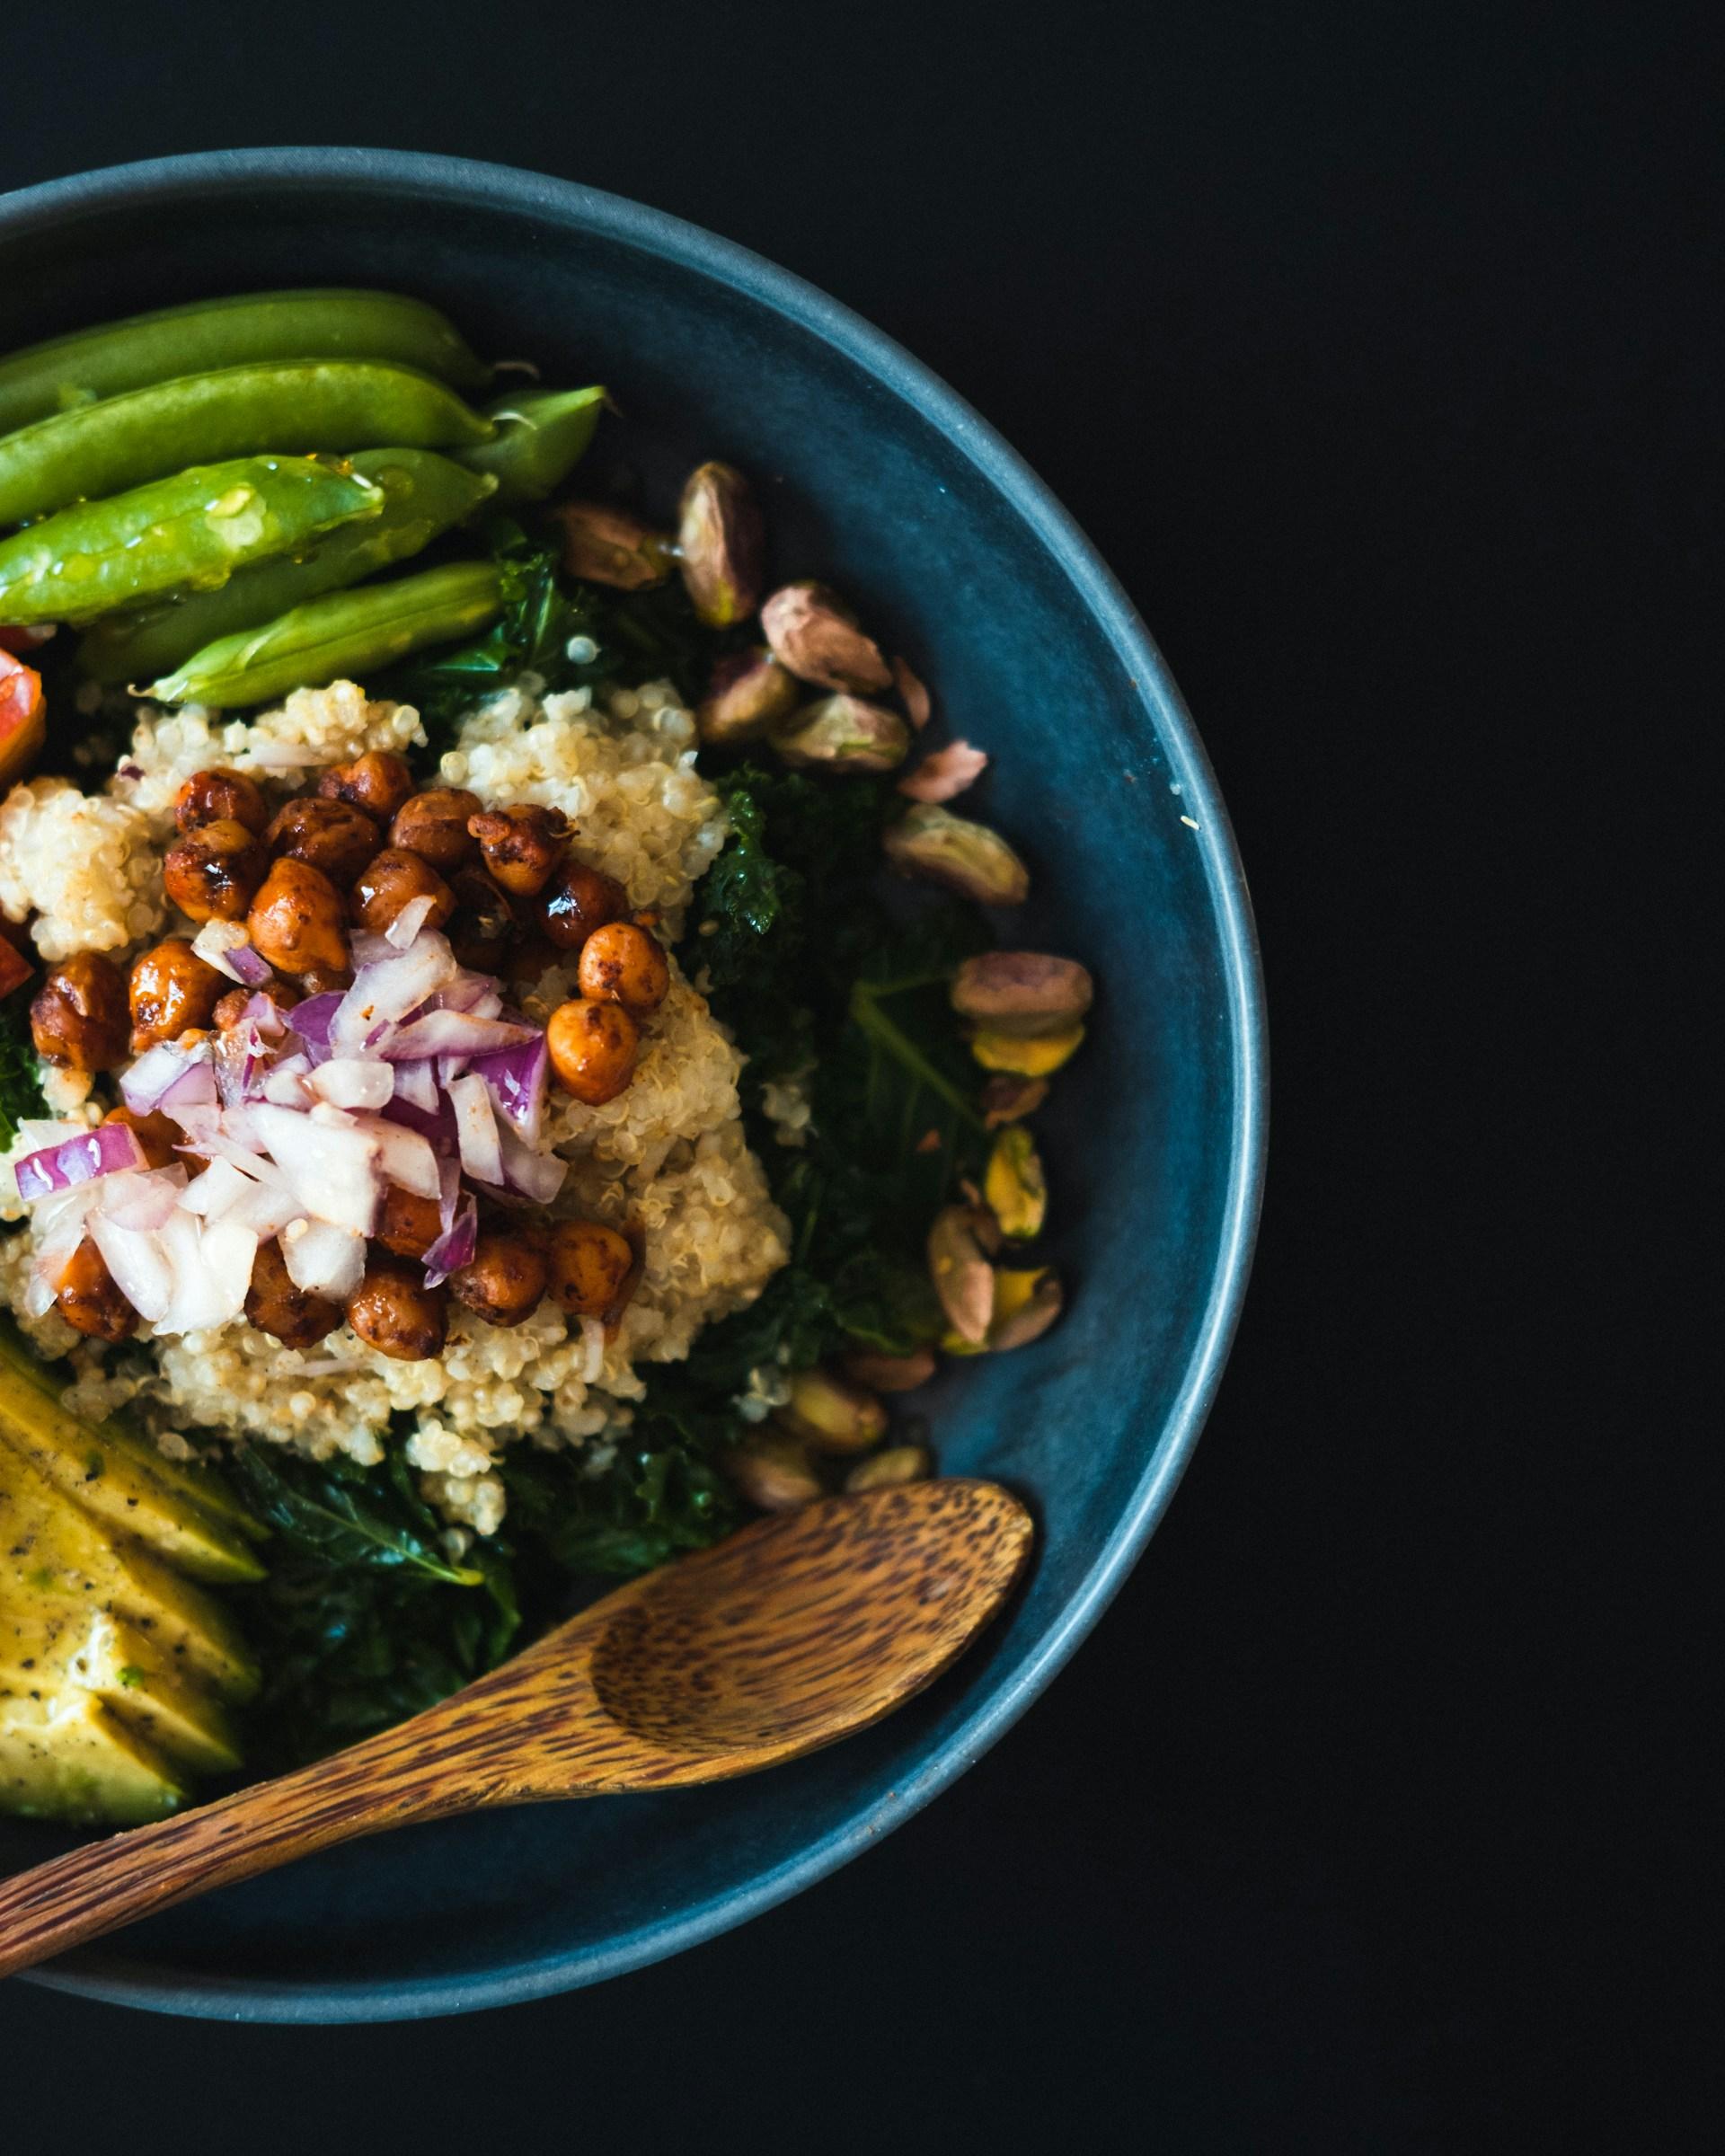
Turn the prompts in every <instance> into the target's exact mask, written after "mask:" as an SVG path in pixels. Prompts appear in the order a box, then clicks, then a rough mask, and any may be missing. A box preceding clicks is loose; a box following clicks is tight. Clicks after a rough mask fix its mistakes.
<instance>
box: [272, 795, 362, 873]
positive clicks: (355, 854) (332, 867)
mask: <svg viewBox="0 0 1725 2156" xmlns="http://www.w3.org/2000/svg"><path fill="white" fill-rule="evenodd" d="M264 837H265V839H266V840H267V841H268V843H269V846H270V853H272V854H273V855H274V857H275V858H276V860H278V861H281V860H284V859H287V858H288V857H291V858H292V859H293V860H295V861H304V862H309V863H310V864H311V866H312V867H313V868H314V869H322V870H323V873H324V874H325V875H326V876H327V877H328V878H329V879H330V881H331V882H332V884H334V885H336V886H337V888H339V889H341V890H344V891H345V890H346V889H347V888H348V886H349V884H350V883H351V882H352V881H353V879H354V878H355V877H356V876H358V873H359V871H360V870H362V869H363V868H364V867H365V865H366V863H367V862H368V861H369V860H370V859H371V857H372V855H373V854H374V853H376V852H377V850H378V848H379V847H380V846H381V845H382V844H383V843H384V834H383V831H382V829H381V828H380V826H378V825H377V824H376V821H375V820H374V819H373V818H372V817H368V816H367V814H366V812H365V810H364V809H363V808H354V807H353V805H352V803H351V802H349V801H332V800H324V799H323V797H322V796H320V795H318V794H315V793H302V794H300V795H298V796H296V799H295V800H291V801H288V802H286V803H284V804H283V806H282V807H281V808H279V809H278V810H277V812H276V817H275V821H274V822H273V823H272V824H271V825H270V828H269V829H268V830H267V831H266V832H265V833H264Z"/></svg>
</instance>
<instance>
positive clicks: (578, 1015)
mask: <svg viewBox="0 0 1725 2156" xmlns="http://www.w3.org/2000/svg"><path fill="white" fill-rule="evenodd" d="M545 1046H546V1047H547V1049H548V1050H549V1051H550V1054H551V1067H552V1069H553V1071H554V1072H555V1073H556V1074H557V1078H558V1082H559V1083H560V1084H562V1086H563V1088H564V1089H565V1091H568V1092H571V1093H572V1094H573V1095H574V1096H575V1098H576V1100H582V1101H585V1102H586V1104H587V1106H588V1108H602V1107H603V1106H604V1105H605V1103H606V1101H607V1100H615V1099H616V1097H617V1095H618V1094H619V1093H620V1092H622V1091H623V1090H624V1087H625V1086H626V1085H627V1084H628V1082H629V1081H630V1080H631V1079H632V1077H633V1076H634V1074H635V1061H636V1058H637V1057H638V1056H640V1054H641V1029H640V1028H639V1027H638V1026H637V1025H636V1023H635V1021H634V1020H633V1019H632V1018H631V1017H630V1015H629V1013H628V1012H626V1011H625V1010H624V1007H623V1005H622V1004H621V1003H588V1001H587V1000H586V999H585V998H584V997H582V996H579V995H578V996H572V997H571V999H570V1001H569V1002H568V1003H560V1004H559V1005H558V1007H557V1009H556V1010H555V1011H553V1012H552V1014H551V1023H550V1024H549V1025H548V1026H547V1027H546V1028H545Z"/></svg>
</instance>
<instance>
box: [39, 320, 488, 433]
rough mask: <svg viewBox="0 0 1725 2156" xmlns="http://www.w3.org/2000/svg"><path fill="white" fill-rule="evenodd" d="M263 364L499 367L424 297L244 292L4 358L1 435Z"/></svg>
mask: <svg viewBox="0 0 1725 2156" xmlns="http://www.w3.org/2000/svg"><path fill="white" fill-rule="evenodd" d="M260 359H393V360H394V361H396V362H397V363H398V364H399V365H400V366H403V367H418V368H419V369H420V371H421V372H422V373H424V374H428V375H436V376H438V379H439V380H440V381H444V382H449V383H453V384H455V386H456V388H457V389H466V390H474V389H482V388H483V387H484V385H485V384H486V383H487V382H488V381H490V379H491V368H490V367H486V366H484V365H483V364H482V362H481V361H480V360H478V359H475V358H474V357H473V354H472V352H470V351H469V350H468V349H467V347H466V345H465V344H464V342H463V341H462V339H461V337H460V336H459V334H458V333H457V332H456V329H455V328H454V326H453V325H452V324H451V323H448V322H447V321H446V320H445V319H444V317H443V316H442V315H441V314H438V310H437V309H436V308H435V307H428V306H427V305H425V303H424V301H423V300H419V299H407V298H404V297H403V295H402V294H401V293H399V292H341V291H332V292H243V293H239V294H237V295H236V296H234V297H233V298H231V299H199V300H194V301H193V302H192V304H191V305H190V306H186V307H164V308H163V309H161V310H160V311H158V312H157V313H155V314H134V315H131V316H130V317H129V318H128V320H126V321H124V322H110V323H103V324H102V326H101V327H100V328H98V329H93V330H80V331H77V332H76V333H75V335H73V336H70V337H55V338H52V339H50V340H49V342H47V343H46V344H32V345H31V346H30V348H29V349H27V350H25V351H22V352H13V353H12V354H11V355H10V356H9V357H8V358H4V359H0V434H8V433H10V432H11V431H12V429H13V428H14V427H28V426H30V425H31V424H32V423H33V422H34V421H35V420H45V419H48V418H49V417H50V416H51V415H52V414H53V413H55V412H57V411H71V410H72V409H73V408H74V407H75V406H76V405H79V404H91V403H93V402H95V401H96V399H97V398H98V397H115V396H119V395H121V394H123V393H124V392H126V391H127V390H128V389H148V388H150V387H151V386H152V385H153V384H155V383H157V382H171V381H173V379H174V378H175V377H176V376H180V375H196V374H206V373H208V371H209V370H210V369H211V368H213V367H243V366H246V365H248V364H249V363H251V362H252V361H255V360H260Z"/></svg>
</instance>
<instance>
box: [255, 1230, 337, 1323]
mask: <svg viewBox="0 0 1725 2156" xmlns="http://www.w3.org/2000/svg"><path fill="white" fill-rule="evenodd" d="M245 1314H246V1318H247V1321H249V1322H250V1323H251V1324H253V1325H255V1326H256V1327H257V1329H258V1330H259V1331H260V1332H267V1333H269V1334H270V1337H271V1338H272V1339H278V1340H279V1341H280V1342H281V1343H282V1345H283V1347H302V1348H303V1347H316V1345H317V1343H318V1342H319V1341H320V1340H321V1339H325V1338H326V1337H327V1336H328V1335H329V1334H330V1333H332V1332H333V1331H334V1330H335V1329H336V1327H337V1326H338V1325H339V1324H340V1323H341V1319H342V1315H343V1312H342V1309H341V1304H340V1303H337V1302H335V1301H333V1300H332V1298H331V1297H330V1296H328V1295H314V1294H312V1293H311V1292H310V1291H309V1290H308V1289H306V1288H303V1287H296V1286H294V1281H293V1276H292V1274H291V1273H289V1272H288V1260H287V1259H285V1258H284V1257H283V1256H282V1254H281V1245H280V1244H279V1242H261V1243H260V1244H259V1245H258V1254H257V1256H256V1257H255V1258H254V1259H252V1285H251V1286H250V1287H249V1288H248V1289H247V1290H246V1295H245Z"/></svg>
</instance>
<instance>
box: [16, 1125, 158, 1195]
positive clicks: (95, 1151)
mask: <svg viewBox="0 0 1725 2156" xmlns="http://www.w3.org/2000/svg"><path fill="white" fill-rule="evenodd" d="M146 1165H147V1163H146V1161H145V1158H144V1148H143V1146H142V1145H140V1144H138V1141H137V1132H136V1131H135V1130H134V1129H133V1128H132V1127H131V1125H130V1124H129V1123H98V1124H97V1126H96V1127H95V1128H94V1129H93V1130H86V1131H85V1132H84V1134H83V1135H82V1136H80V1137H75V1138H66V1139H65V1140H63V1141H62V1142H61V1143H60V1144H57V1145H50V1146H48V1147H47V1148H46V1149H45V1150H44V1151H42V1152H41V1153H26V1154H25V1155H24V1157H23V1159H22V1161H20V1162H19V1163H18V1165H17V1168H16V1169H15V1171H14V1173H15V1174H16V1176H17V1179H18V1195H19V1197H22V1199H23V1200H24V1202H25V1203H26V1205H28V1204H30V1203H31V1201H32V1200H33V1199H35V1198H39V1197H47V1196H48V1195H49V1192H50V1191H53V1190H66V1189H69V1188H71V1186H72V1185H73V1184H74V1183H87V1182H89V1181H90V1180H91V1179H92V1178H93V1177H94V1176H98V1175H112V1174H114V1173H115V1172H116V1171H118V1170H119V1169H122V1168H142V1167H145V1166H146Z"/></svg>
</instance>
